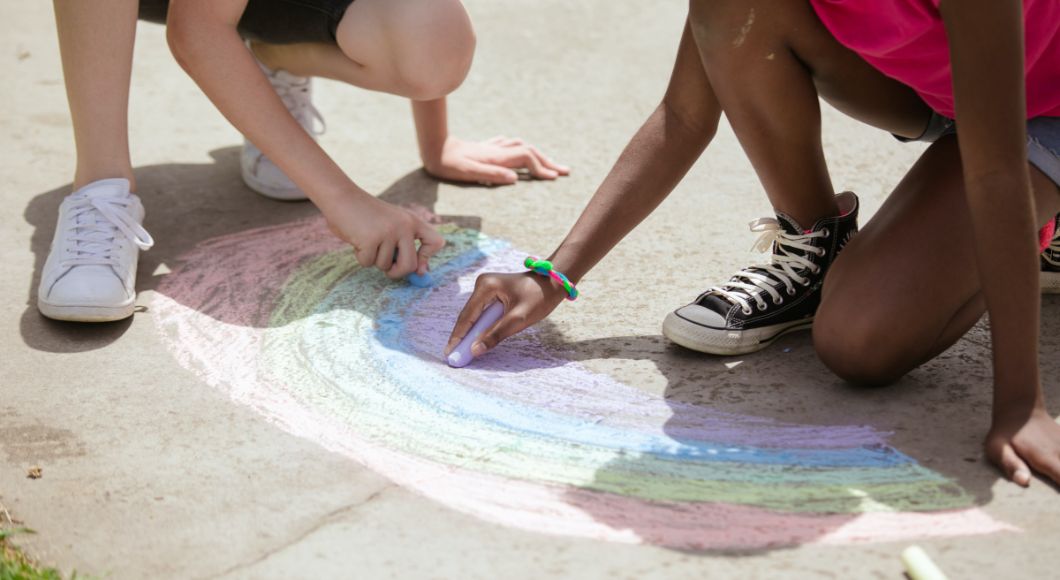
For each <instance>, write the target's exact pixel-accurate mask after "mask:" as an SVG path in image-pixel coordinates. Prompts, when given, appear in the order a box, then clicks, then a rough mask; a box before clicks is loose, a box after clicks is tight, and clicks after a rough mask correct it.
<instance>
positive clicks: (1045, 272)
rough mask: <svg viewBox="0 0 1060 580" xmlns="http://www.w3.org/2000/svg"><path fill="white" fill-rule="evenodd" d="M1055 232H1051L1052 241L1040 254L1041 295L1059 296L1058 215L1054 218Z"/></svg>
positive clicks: (1059, 225) (1059, 234) (1059, 238)
mask: <svg viewBox="0 0 1060 580" xmlns="http://www.w3.org/2000/svg"><path fill="white" fill-rule="evenodd" d="M1054 219H1055V220H1056V221H1055V222H1054V224H1055V225H1056V231H1055V232H1053V241H1051V242H1049V247H1048V248H1045V251H1044V252H1042V258H1041V261H1042V271H1041V274H1039V279H1040V280H1041V286H1042V294H1060V215H1058V216H1056V218H1054Z"/></svg>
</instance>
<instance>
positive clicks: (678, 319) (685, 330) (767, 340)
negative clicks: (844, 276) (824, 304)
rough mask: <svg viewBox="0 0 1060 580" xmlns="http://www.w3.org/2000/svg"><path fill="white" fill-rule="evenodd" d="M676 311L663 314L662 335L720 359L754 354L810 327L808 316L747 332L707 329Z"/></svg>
mask: <svg viewBox="0 0 1060 580" xmlns="http://www.w3.org/2000/svg"><path fill="white" fill-rule="evenodd" d="M679 312H680V310H678V311H674V312H671V313H669V314H667V315H666V318H665V319H664V320H663V328H662V331H663V335H665V336H666V338H668V339H670V340H672V341H673V342H675V343H677V344H679V345H681V346H683V347H685V348H688V349H691V350H695V351H699V352H704V353H707V354H716V355H721V356H734V355H739V354H749V353H752V352H756V351H759V350H762V349H763V348H766V347H768V346H769V345H771V344H773V343H774V342H776V341H777V339H779V338H780V337H782V336H784V335H787V334H791V333H793V332H798V331H800V330H809V329H810V328H812V327H813V318H812V317H811V318H809V319H802V320H795V321H791V322H785V323H782V324H773V325H770V326H761V327H758V328H750V329H746V330H729V329H724V328H710V327H707V326H702V325H700V324H696V323H695V322H692V321H690V320H688V319H686V318H684V317H683V316H681V314H680V313H679Z"/></svg>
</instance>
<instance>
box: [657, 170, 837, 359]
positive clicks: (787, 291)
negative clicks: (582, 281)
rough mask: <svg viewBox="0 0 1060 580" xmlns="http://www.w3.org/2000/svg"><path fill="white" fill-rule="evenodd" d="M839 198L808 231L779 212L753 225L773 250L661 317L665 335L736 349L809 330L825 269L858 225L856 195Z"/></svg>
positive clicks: (705, 348)
mask: <svg viewBox="0 0 1060 580" xmlns="http://www.w3.org/2000/svg"><path fill="white" fill-rule="evenodd" d="M836 201H837V202H838V204H839V211H840V215H839V216H838V217H832V218H826V219H822V220H820V221H818V222H817V223H816V224H814V226H813V228H811V229H809V230H804V229H803V228H802V227H800V226H799V224H797V223H795V220H793V219H791V218H790V217H788V216H786V215H784V214H781V213H778V214H777V219H773V218H762V219H759V220H756V221H754V222H751V231H754V232H762V237H761V238H759V240H758V243H757V244H756V245H755V248H757V249H758V250H759V251H762V252H764V251H766V250H768V249H770V248H772V250H773V254H772V259H771V260H770V263H769V264H765V265H760V266H751V267H749V268H746V269H744V270H741V271H740V272H738V273H737V274H736V275H735V276H733V277H732V278H730V279H729V281H728V282H726V283H725V284H724V285H722V286H715V287H713V288H710V289H708V290H707V291H706V292H704V293H703V294H700V295H699V298H697V299H696V301H695V302H693V303H692V304H689V305H687V306H683V307H681V308H678V309H677V310H675V311H673V312H671V313H670V314H668V315H667V316H666V320H664V321H663V334H665V335H666V337H667V338H669V339H670V340H672V341H674V342H676V343H677V344H679V345H681V346H684V347H686V348H690V349H692V350H698V351H700V352H706V353H710V354H721V355H735V354H746V353H749V352H754V351H757V350H761V349H763V348H765V347H767V346H769V345H770V344H771V343H772V342H773V341H775V340H776V339H778V338H780V337H781V336H783V335H785V334H787V333H789V332H794V331H796V330H803V329H807V328H810V327H811V326H812V325H813V317H814V314H816V312H817V306H818V304H820V302H821V286H822V284H823V282H824V275H825V273H826V272H827V271H828V267H829V266H831V265H832V262H833V261H834V260H835V258H836V256H837V255H838V254H839V251H840V250H842V249H843V246H845V245H846V243H847V242H848V241H850V238H851V237H853V236H854V234H855V233H857V231H858V198H857V196H855V195H854V194H853V193H851V192H849V191H848V192H845V193H841V194H839V195H837V196H836Z"/></svg>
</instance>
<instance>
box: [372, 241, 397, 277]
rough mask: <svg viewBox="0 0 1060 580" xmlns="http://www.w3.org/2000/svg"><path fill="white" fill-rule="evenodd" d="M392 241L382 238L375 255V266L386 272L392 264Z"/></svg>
mask: <svg viewBox="0 0 1060 580" xmlns="http://www.w3.org/2000/svg"><path fill="white" fill-rule="evenodd" d="M394 247H395V246H394V242H392V241H390V240H384V241H383V243H382V244H379V251H378V252H376V255H375V267H376V268H379V269H380V270H382V271H384V272H387V271H389V270H390V268H391V267H392V266H393V265H394Z"/></svg>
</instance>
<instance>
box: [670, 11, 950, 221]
mask: <svg viewBox="0 0 1060 580" xmlns="http://www.w3.org/2000/svg"><path fill="white" fill-rule="evenodd" d="M691 22H692V30H693V32H694V33H695V36H696V44H697V45H698V46H699V49H700V53H701V55H702V57H703V62H704V65H705V67H706V70H707V75H708V76H709V77H710V80H711V84H712V85H713V86H714V88H715V91H716V92H717V95H718V99H719V100H720V102H721V104H722V107H723V108H724V110H725V114H726V116H727V117H728V119H729V121H730V123H731V124H732V126H733V128H734V130H735V131H736V134H737V137H738V138H739V139H740V143H741V144H742V145H743V147H744V149H745V151H746V152H747V155H748V157H749V158H750V160H751V162H752V164H753V165H754V167H755V170H756V172H757V173H758V176H759V178H760V179H761V181H762V185H763V186H764V187H765V190H766V193H767V194H768V195H769V199H770V202H771V203H772V204H773V207H774V208H776V210H777V211H779V212H783V213H785V214H787V215H789V216H791V217H793V218H795V220H796V221H798V222H799V223H800V224H802V225H803V227H809V226H811V225H812V224H813V223H814V222H815V221H816V220H818V219H819V218H822V217H827V216H832V215H835V214H836V211H837V208H836V205H835V201H834V197H833V193H834V191H833V188H832V183H831V180H830V178H829V176H828V170H827V166H826V164H825V158H824V154H823V152H822V149H821V113H820V106H819V104H818V100H817V96H818V92H820V94H821V95H822V96H823V97H825V98H826V99H828V100H829V101H830V102H831V103H833V104H834V105H835V106H836V107H837V108H839V109H841V110H843V111H844V112H846V113H847V114H850V115H851V116H853V117H855V118H858V119H860V120H862V121H864V122H867V123H870V124H873V125H876V126H878V127H881V128H884V129H886V130H888V131H891V132H893V133H896V134H900V135H904V136H908V137H918V136H919V135H920V134H921V132H922V131H923V129H924V127H925V125H926V123H927V121H928V118H929V116H930V111H929V109H928V108H927V107H926V106H925V105H924V104H923V103H922V102H921V100H920V99H919V98H918V97H917V96H916V94H915V93H914V92H913V91H912V90H910V89H909V88H907V87H905V86H904V85H902V84H900V83H898V82H896V81H894V80H892V79H889V78H887V77H885V76H884V75H882V74H881V73H879V72H878V71H876V70H875V69H873V68H872V67H871V66H869V65H868V64H867V63H865V62H864V61H862V60H861V59H860V58H858V57H857V55H855V54H854V53H853V52H851V51H849V50H847V49H846V48H844V47H843V46H841V45H840V44H839V43H838V42H837V41H836V40H835V39H834V38H832V36H831V35H830V34H829V33H828V31H827V30H826V29H825V28H824V26H823V25H822V24H821V23H820V22H819V21H818V20H817V17H816V15H815V14H814V13H813V10H812V8H811V7H810V5H809V3H808V2H806V1H805V0H781V1H777V0H768V1H766V0H716V1H712V2H692V4H691Z"/></svg>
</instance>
